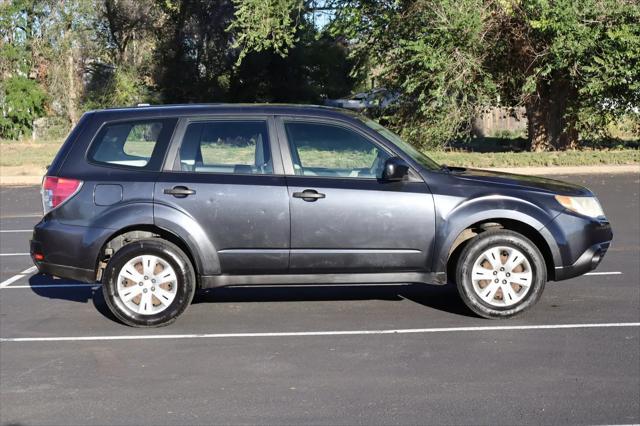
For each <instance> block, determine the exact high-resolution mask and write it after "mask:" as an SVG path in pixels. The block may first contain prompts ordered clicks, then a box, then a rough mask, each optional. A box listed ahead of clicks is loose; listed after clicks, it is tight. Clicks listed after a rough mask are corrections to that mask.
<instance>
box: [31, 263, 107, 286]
mask: <svg viewBox="0 0 640 426" xmlns="http://www.w3.org/2000/svg"><path fill="white" fill-rule="evenodd" d="M34 263H35V264H36V267H37V268H38V271H39V272H40V273H41V274H47V275H53V276H56V277H61V278H68V279H70V280H76V281H81V282H84V283H94V282H96V274H95V272H94V271H92V270H91V269H80V268H73V267H71V266H64V265H56V264H53V263H46V262H36V261H34Z"/></svg>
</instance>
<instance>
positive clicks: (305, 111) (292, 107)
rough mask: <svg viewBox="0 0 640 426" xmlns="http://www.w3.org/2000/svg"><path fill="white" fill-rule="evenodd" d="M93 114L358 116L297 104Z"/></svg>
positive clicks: (147, 108) (140, 108)
mask: <svg viewBox="0 0 640 426" xmlns="http://www.w3.org/2000/svg"><path fill="white" fill-rule="evenodd" d="M91 112H92V113H94V114H107V115H135V116H150V115H174V116H176V115H179V116H181V115H191V114H208V113H212V114H225V113H228V114H236V113H241V114H279V115H307V116H308V115H312V116H320V117H322V116H325V117H343V118H344V117H348V118H352V119H353V118H355V117H357V116H358V115H357V114H356V113H354V112H352V111H349V110H345V109H341V108H333V107H327V106H321V105H297V104H257V103H256V104H240V103H238V104H225V103H220V104H176V105H147V104H141V105H140V106H134V107H124V108H108V109H102V110H95V111H91Z"/></svg>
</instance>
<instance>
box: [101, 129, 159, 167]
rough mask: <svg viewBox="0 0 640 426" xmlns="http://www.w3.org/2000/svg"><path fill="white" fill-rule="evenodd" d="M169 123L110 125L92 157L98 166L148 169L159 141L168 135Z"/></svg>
mask: <svg viewBox="0 0 640 426" xmlns="http://www.w3.org/2000/svg"><path fill="white" fill-rule="evenodd" d="M168 124H169V123H168V122H167V120H151V121H130V122H118V123H110V124H106V125H105V126H103V127H102V129H101V130H100V132H99V133H98V136H97V137H96V139H95V141H94V143H93V145H92V147H91V151H90V153H89V157H90V159H91V160H93V161H95V162H98V163H105V164H112V165H119V166H128V167H138V168H144V167H147V165H149V162H150V161H151V159H152V156H153V153H154V150H155V149H156V146H157V144H158V141H159V140H160V139H161V138H163V137H164V136H163V131H164V133H166V128H167V127H171V126H170V125H168Z"/></svg>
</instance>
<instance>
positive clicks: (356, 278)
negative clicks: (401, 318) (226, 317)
mask: <svg viewBox="0 0 640 426" xmlns="http://www.w3.org/2000/svg"><path fill="white" fill-rule="evenodd" d="M392 283H407V284H408V283H424V284H436V285H444V284H446V283H447V274H446V273H444V272H398V273H388V272H385V273H379V274H277V275H202V276H200V287H201V288H215V287H226V286H239V285H286V284H290V285H300V284H308V285H314V284H318V285H319V284H392Z"/></svg>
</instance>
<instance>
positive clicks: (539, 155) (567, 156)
mask: <svg viewBox="0 0 640 426" xmlns="http://www.w3.org/2000/svg"><path fill="white" fill-rule="evenodd" d="M427 155H429V156H430V157H431V158H433V159H434V160H435V161H437V162H438V163H440V164H447V165H449V166H466V167H477V168H483V167H546V166H597V165H615V164H639V163H640V150H637V149H622V150H604V151H595V150H593V151H591V150H585V151H559V152H491V153H474V152H442V151H437V152H427Z"/></svg>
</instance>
